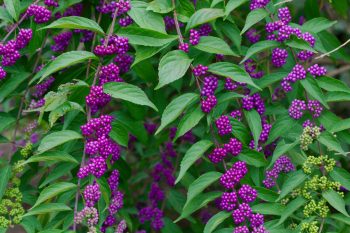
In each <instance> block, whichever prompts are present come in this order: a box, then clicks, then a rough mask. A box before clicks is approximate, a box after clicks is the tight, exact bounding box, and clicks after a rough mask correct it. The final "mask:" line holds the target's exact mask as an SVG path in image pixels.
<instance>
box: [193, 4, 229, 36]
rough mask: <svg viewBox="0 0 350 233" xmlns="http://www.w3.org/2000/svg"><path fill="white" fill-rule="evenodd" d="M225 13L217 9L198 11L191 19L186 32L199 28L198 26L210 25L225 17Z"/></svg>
mask: <svg viewBox="0 0 350 233" xmlns="http://www.w3.org/2000/svg"><path fill="white" fill-rule="evenodd" d="M223 16H224V11H223V10H222V9H217V8H202V9H200V10H198V11H196V12H195V13H194V14H193V15H192V16H191V18H190V19H189V21H188V23H187V26H186V31H188V30H190V29H191V28H194V27H197V26H198V25H201V24H204V23H208V22H210V21H213V20H215V19H217V18H220V17H223Z"/></svg>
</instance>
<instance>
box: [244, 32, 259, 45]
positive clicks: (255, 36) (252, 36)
mask: <svg viewBox="0 0 350 233" xmlns="http://www.w3.org/2000/svg"><path fill="white" fill-rule="evenodd" d="M246 36H247V39H248V40H249V42H250V43H252V44H255V43H256V42H258V41H259V40H260V37H261V35H260V34H259V33H258V32H257V31H256V30H255V29H253V28H252V29H250V30H248V31H247V33H246Z"/></svg>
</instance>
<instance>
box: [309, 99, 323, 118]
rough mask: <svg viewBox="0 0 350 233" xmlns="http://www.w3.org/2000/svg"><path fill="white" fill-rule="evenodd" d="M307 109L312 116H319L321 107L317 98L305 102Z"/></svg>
mask: <svg viewBox="0 0 350 233" xmlns="http://www.w3.org/2000/svg"><path fill="white" fill-rule="evenodd" d="M307 109H308V110H309V111H310V113H311V114H312V117H314V118H317V117H319V116H320V115H321V113H322V111H323V107H322V105H321V104H320V102H319V101H318V100H309V101H308V102H307Z"/></svg>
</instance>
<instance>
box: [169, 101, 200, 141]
mask: <svg viewBox="0 0 350 233" xmlns="http://www.w3.org/2000/svg"><path fill="white" fill-rule="evenodd" d="M203 117H204V113H203V111H202V110H201V108H200V106H198V107H197V108H195V109H194V110H193V111H190V112H188V113H186V114H185V115H184V116H183V118H182V119H181V121H180V123H179V125H178V127H177V131H176V136H175V138H174V141H175V140H176V139H178V138H179V137H181V136H182V135H184V134H185V133H187V132H188V131H189V130H191V129H192V128H193V127H195V126H196V125H197V124H198V123H199V121H200V120H201V119H202V118H203Z"/></svg>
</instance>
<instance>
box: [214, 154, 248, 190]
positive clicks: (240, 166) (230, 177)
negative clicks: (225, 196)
mask: <svg viewBox="0 0 350 233" xmlns="http://www.w3.org/2000/svg"><path fill="white" fill-rule="evenodd" d="M247 172H248V169H247V165H246V163H245V162H242V161H239V162H236V163H234V164H233V166H232V167H231V168H230V169H228V170H227V171H226V173H225V174H223V175H222V176H221V177H220V183H221V185H222V186H224V187H225V188H227V189H231V188H234V186H235V185H236V184H237V183H239V182H240V180H241V179H242V178H243V177H244V176H245V174H247Z"/></svg>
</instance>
